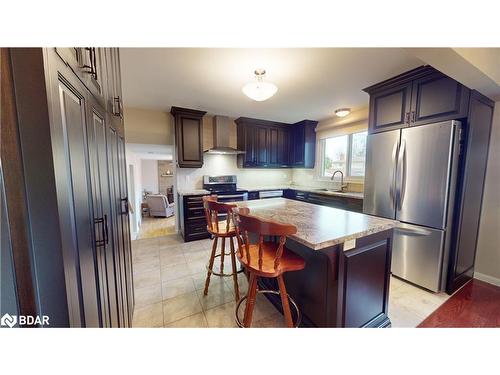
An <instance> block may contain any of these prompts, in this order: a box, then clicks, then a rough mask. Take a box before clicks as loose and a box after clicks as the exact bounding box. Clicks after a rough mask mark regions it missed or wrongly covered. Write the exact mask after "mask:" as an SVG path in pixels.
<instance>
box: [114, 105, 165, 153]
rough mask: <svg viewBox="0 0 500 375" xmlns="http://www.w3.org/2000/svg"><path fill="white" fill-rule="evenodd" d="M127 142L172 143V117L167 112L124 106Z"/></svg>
mask: <svg viewBox="0 0 500 375" xmlns="http://www.w3.org/2000/svg"><path fill="white" fill-rule="evenodd" d="M124 119H125V138H126V140H127V143H141V144H156V145H173V144H174V125H173V118H172V116H171V115H170V113H168V112H162V111H153V110H148V109H141V108H130V107H127V108H125V111H124Z"/></svg>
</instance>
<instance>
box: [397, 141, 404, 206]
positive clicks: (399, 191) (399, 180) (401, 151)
mask: <svg viewBox="0 0 500 375" xmlns="http://www.w3.org/2000/svg"><path fill="white" fill-rule="evenodd" d="M405 149H406V141H405V140H404V139H403V140H401V146H400V147H399V152H398V161H397V165H396V170H397V171H396V209H397V210H400V209H401V207H402V205H403V200H402V197H401V195H402V188H403V186H402V185H403V168H404V166H403V154H404V152H405Z"/></svg>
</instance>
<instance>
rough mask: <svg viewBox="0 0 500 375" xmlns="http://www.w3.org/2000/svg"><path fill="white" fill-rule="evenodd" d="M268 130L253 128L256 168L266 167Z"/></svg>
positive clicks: (267, 160)
mask: <svg viewBox="0 0 500 375" xmlns="http://www.w3.org/2000/svg"><path fill="white" fill-rule="evenodd" d="M269 130H270V129H269V128H267V127H265V126H256V127H255V132H254V134H255V150H256V159H255V161H256V166H257V167H268V166H269V164H270V162H269V156H270V153H269Z"/></svg>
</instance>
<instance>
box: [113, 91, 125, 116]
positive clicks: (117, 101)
mask: <svg viewBox="0 0 500 375" xmlns="http://www.w3.org/2000/svg"><path fill="white" fill-rule="evenodd" d="M113 115H114V116H117V117H120V118H123V111H122V100H121V98H120V96H115V97H114V98H113Z"/></svg>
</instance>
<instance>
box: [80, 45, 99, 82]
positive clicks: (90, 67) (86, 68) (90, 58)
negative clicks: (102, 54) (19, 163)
mask: <svg viewBox="0 0 500 375" xmlns="http://www.w3.org/2000/svg"><path fill="white" fill-rule="evenodd" d="M85 51H86V52H87V53H88V61H89V64H90V65H87V64H83V65H82V66H81V68H82V69H83V71H84V72H85V73H88V74H90V75H91V76H93V77H94V79H95V80H97V72H96V68H95V67H96V57H95V51H94V48H92V47H85Z"/></svg>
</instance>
